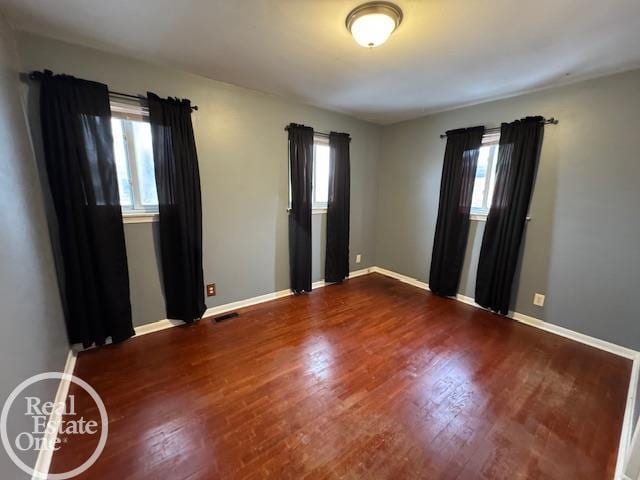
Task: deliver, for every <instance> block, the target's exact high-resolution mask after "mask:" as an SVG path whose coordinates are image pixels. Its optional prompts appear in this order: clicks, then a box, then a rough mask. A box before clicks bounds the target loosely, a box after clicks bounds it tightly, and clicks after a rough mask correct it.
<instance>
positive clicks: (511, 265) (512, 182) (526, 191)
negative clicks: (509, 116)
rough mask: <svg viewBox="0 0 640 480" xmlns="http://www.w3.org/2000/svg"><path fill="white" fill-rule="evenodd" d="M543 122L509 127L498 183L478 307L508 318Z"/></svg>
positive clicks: (502, 144) (478, 288) (483, 250)
mask: <svg viewBox="0 0 640 480" xmlns="http://www.w3.org/2000/svg"><path fill="white" fill-rule="evenodd" d="M543 122H544V119H543V118H542V117H527V118H525V119H523V120H518V121H515V122H513V123H503V124H502V127H501V129H500V145H499V148H498V164H497V170H496V184H495V190H494V192H493V199H492V203H491V209H490V210H489V215H488V216H487V224H486V226H485V229H484V236H483V237H482V247H481V249H480V259H479V260H478V275H477V278H476V297H475V298H476V302H477V303H479V304H480V305H482V306H483V307H485V308H488V309H491V310H493V311H495V312H498V313H501V314H503V315H506V314H507V313H508V312H509V306H510V301H511V287H512V285H513V277H514V275H515V271H516V265H517V263H518V256H519V254H520V245H521V243H522V237H523V234H524V227H525V222H526V219H527V212H528V210H529V202H530V200H531V192H532V190H533V182H534V179H535V174H536V170H537V164H538V157H539V156H540V147H541V145H542V136H543V132H544V124H543Z"/></svg>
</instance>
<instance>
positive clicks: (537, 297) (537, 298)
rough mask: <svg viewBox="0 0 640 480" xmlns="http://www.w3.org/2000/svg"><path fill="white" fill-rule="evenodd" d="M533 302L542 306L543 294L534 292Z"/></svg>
mask: <svg viewBox="0 0 640 480" xmlns="http://www.w3.org/2000/svg"><path fill="white" fill-rule="evenodd" d="M533 304H534V305H537V306H539V307H544V295H542V294H541V293H536V294H535V295H534V296H533Z"/></svg>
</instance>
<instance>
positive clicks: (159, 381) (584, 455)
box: [51, 274, 631, 480]
mask: <svg viewBox="0 0 640 480" xmlns="http://www.w3.org/2000/svg"><path fill="white" fill-rule="evenodd" d="M239 313H240V316H239V317H237V318H235V319H232V320H229V321H226V322H222V323H218V324H215V323H212V322H211V320H210V319H203V320H201V321H200V322H199V323H197V324H195V325H193V326H184V327H176V328H171V329H168V330H165V331H162V332H157V333H153V334H150V335H146V336H142V337H139V338H134V339H131V340H129V341H127V342H124V343H122V344H120V345H112V346H107V347H104V348H100V349H95V350H91V351H87V352H83V353H81V354H80V356H79V358H78V363H77V366H76V372H75V374H76V375H77V376H79V377H80V378H82V379H84V380H86V381H87V382H89V383H90V384H91V385H92V386H93V387H94V388H95V389H96V390H97V391H98V393H99V394H100V395H101V397H102V398H103V400H104V401H105V404H106V407H107V411H108V413H109V418H110V423H109V437H108V441H107V446H106V449H105V450H104V452H103V453H102V455H101V456H100V458H99V460H98V461H97V463H96V464H95V465H94V466H93V467H92V468H91V469H90V470H89V471H87V472H86V473H84V474H83V475H81V476H79V477H77V478H82V479H100V480H107V479H118V480H122V479H137V480H142V479H191V480H194V479H214V478H222V479H236V478H246V479H259V478H277V479H289V478H290V479H302V478H308V479H334V478H345V479H358V478H366V479H394V480H395V479H413V478H416V479H417V478H420V479H510V480H513V479H561V480H570V479H583V480H584V479H588V480H599V479H607V480H609V479H611V478H612V476H613V470H614V466H615V461H616V453H617V443H618V439H619V435H620V429H621V424H622V417H623V412H624V408H625V400H626V394H627V387H628V380H629V375H630V369H631V363H630V361H628V360H626V359H623V358H620V357H617V356H615V355H612V354H608V353H605V352H602V351H599V350H596V349H593V348H590V347H587V346H585V345H581V344H578V343H575V342H573V341H570V340H567V339H564V338H561V337H558V336H555V335H553V334H550V333H546V332H543V331H540V330H537V329H534V328H532V327H528V326H525V325H522V324H519V323H517V322H514V321H512V320H509V319H506V318H503V317H500V316H497V315H493V314H491V313H488V312H485V311H483V310H479V309H476V308H473V307H471V306H468V305H464V304H462V303H459V302H456V301H454V300H449V299H443V298H439V297H437V296H435V295H432V294H430V293H428V292H425V291H422V290H420V289H418V288H415V287H412V286H409V285H405V284H402V283H400V282H398V281H396V280H393V279H390V278H387V277H383V276H381V275H378V274H370V275H367V276H363V277H358V278H355V279H352V280H348V281H346V282H345V283H344V284H342V285H332V286H328V287H325V288H321V289H318V290H315V291H314V292H312V293H311V294H308V295H303V296H297V297H287V298H283V299H280V300H276V301H273V302H269V303H264V304H261V305H256V306H253V307H248V308H245V309H242V310H239ZM603 321H606V319H603ZM74 392H75V393H76V395H77V396H78V398H77V400H76V408H77V410H78V411H79V413H81V414H83V415H84V416H85V418H95V417H96V411H95V409H94V408H91V407H90V406H89V405H90V402H88V401H87V399H86V398H83V397H82V395H81V393H80V392H78V391H77V389H75V388H73V389H72V393H74ZM94 446H95V443H92V442H91V441H87V439H86V438H85V439H83V438H78V436H73V435H69V436H67V437H64V439H63V444H62V448H61V449H60V450H59V451H58V452H57V453H56V454H55V455H54V459H53V466H52V470H51V471H52V472H60V471H63V470H65V469H66V468H67V467H75V466H77V465H78V464H79V463H81V462H82V461H83V460H84V459H85V458H87V457H88V455H89V454H90V453H91V450H92V448H93V447H94Z"/></svg>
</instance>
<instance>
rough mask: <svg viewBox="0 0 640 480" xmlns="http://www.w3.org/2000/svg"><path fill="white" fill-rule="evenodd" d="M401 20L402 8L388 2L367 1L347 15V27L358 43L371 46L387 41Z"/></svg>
mask: <svg viewBox="0 0 640 480" xmlns="http://www.w3.org/2000/svg"><path fill="white" fill-rule="evenodd" d="M400 22H402V10H400V8H399V7H397V6H396V5H394V4H393V3H389V2H369V3H365V4H363V5H360V6H359V7H356V8H354V9H353V10H352V11H351V13H349V15H348V16H347V20H346V25H347V29H348V30H349V31H350V32H351V35H353V38H354V39H355V41H356V42H358V44H360V45H362V46H363V47H367V48H373V47H377V46H379V45H382V44H383V43H384V42H386V41H387V39H388V38H389V36H391V34H392V33H393V31H394V30H395V29H396V28H398V25H400Z"/></svg>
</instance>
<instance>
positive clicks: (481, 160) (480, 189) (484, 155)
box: [471, 146, 491, 210]
mask: <svg viewBox="0 0 640 480" xmlns="http://www.w3.org/2000/svg"><path fill="white" fill-rule="evenodd" d="M490 150H491V147H489V146H483V147H480V152H479V154H478V168H477V170H476V179H475V182H474V184H473V197H472V200H471V208H472V209H474V210H483V209H484V208H485V205H483V203H484V189H485V187H486V185H487V174H488V173H489V172H487V169H488V167H489V153H490Z"/></svg>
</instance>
